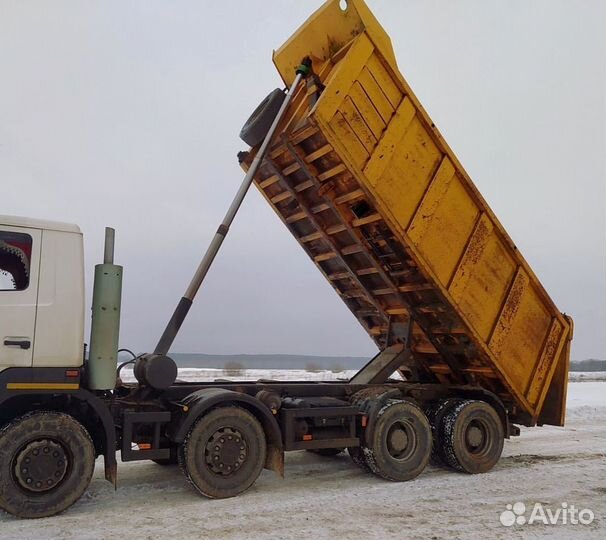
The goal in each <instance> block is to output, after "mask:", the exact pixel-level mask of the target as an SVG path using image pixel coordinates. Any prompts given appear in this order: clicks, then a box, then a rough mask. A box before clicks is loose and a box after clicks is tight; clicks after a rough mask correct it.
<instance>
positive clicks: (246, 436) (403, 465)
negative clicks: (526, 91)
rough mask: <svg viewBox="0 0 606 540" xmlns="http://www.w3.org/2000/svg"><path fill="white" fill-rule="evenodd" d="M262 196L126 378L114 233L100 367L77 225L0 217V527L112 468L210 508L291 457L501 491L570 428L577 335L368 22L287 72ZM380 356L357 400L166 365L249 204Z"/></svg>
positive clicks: (308, 40)
mask: <svg viewBox="0 0 606 540" xmlns="http://www.w3.org/2000/svg"><path fill="white" fill-rule="evenodd" d="M273 61H274V64H275V66H276V68H277V70H278V72H279V74H280V76H281V77H282V79H283V81H284V84H285V86H286V88H287V89H288V90H286V91H285V90H282V89H277V90H275V91H273V92H272V93H271V94H270V95H269V96H268V97H267V98H266V99H265V100H264V101H263V102H262V103H261V105H260V106H259V107H258V108H257V110H255V111H254V113H253V114H252V116H251V117H250V119H249V120H248V122H247V123H246V124H245V126H244V127H243V129H242V132H241V138H242V139H243V140H244V141H245V142H246V143H247V144H248V146H249V147H248V148H247V149H246V150H244V151H243V152H241V153H240V155H239V160H240V164H241V166H242V167H243V168H244V169H245V170H246V174H245V177H244V180H243V181H242V184H241V185H240V188H239V189H238V191H237V194H236V197H235V199H234V201H233V203H232V205H231V206H230V207H229V209H228V211H227V213H226V215H225V218H224V220H223V221H222V223H221V224H220V226H219V228H218V229H217V232H216V234H215V236H214V237H213V240H212V241H211V243H210V246H209V248H208V250H207V252H206V253H205V255H204V257H203V258H202V260H201V262H200V265H199V267H198V268H197V270H196V272H195V274H194V277H193V278H192V280H191V282H190V283H189V285H188V286H187V288H186V291H185V293H184V295H183V297H182V298H181V299H180V301H179V302H178V303H177V306H176V308H175V310H174V312H173V313H172V316H171V317H170V318H169V321H168V323H167V325H166V328H165V330H164V332H163V334H162V336H160V338H159V340H158V342H157V345H156V347H155V349H154V350H153V352H150V353H143V354H137V355H135V354H133V359H132V360H130V361H129V362H128V363H132V364H133V365H134V367H133V373H134V376H135V378H136V382H133V383H129V382H124V381H123V380H122V378H121V369H122V368H123V367H124V365H125V364H124V363H123V364H120V365H119V366H118V364H117V363H118V352H119V329H120V303H121V288H122V274H123V268H122V267H121V266H120V265H118V264H116V263H115V261H114V255H113V253H114V242H115V235H114V231H113V229H110V228H107V229H106V238H105V251H104V259H103V263H101V264H98V265H96V267H95V278H94V286H93V300H92V321H91V333H90V339H89V343H88V354H86V349H87V347H86V345H85V342H84V306H85V292H84V291H85V289H84V264H83V238H82V234H81V231H80V229H79V228H78V227H77V226H76V225H72V224H66V223H58V222H50V221H43V220H36V219H30V218H17V217H9V216H0V331H1V333H2V336H1V338H2V344H1V346H0V508H2V509H4V510H5V511H7V512H9V513H11V514H14V515H16V516H19V517H24V518H37V517H43V516H51V515H54V514H57V513H59V512H62V511H64V510H66V509H67V508H68V507H69V506H70V505H71V504H73V503H74V502H76V501H77V500H78V499H79V498H80V496H81V495H82V494H83V493H84V492H85V490H86V489H87V486H88V484H89V482H90V479H91V476H92V473H93V469H94V465H95V460H96V458H97V457H99V456H103V458H104V466H105V477H106V479H107V480H109V481H110V482H112V483H113V484H114V485H115V486H117V478H118V476H117V459H116V453H117V452H118V451H119V452H120V457H121V460H122V461H134V460H151V461H153V462H156V463H158V464H159V465H169V464H176V463H178V464H179V466H180V468H181V469H182V471H183V473H184V474H185V476H186V478H187V479H188V481H189V482H190V483H191V484H192V486H193V487H194V488H195V490H197V491H198V492H199V493H201V494H202V495H205V496H207V497H211V498H223V497H232V496H235V495H238V494H240V493H242V492H244V491H245V490H246V489H248V488H249V487H250V486H251V485H252V484H253V483H254V482H255V480H256V479H257V477H258V476H259V474H260V472H261V470H262V469H263V468H267V469H270V470H272V471H275V472H276V473H278V474H280V475H283V474H284V453H285V452H287V451H296V450H308V451H313V452H316V453H318V454H320V455H331V454H336V453H340V452H342V451H347V452H348V454H349V455H350V456H351V459H352V461H353V463H355V464H356V465H358V466H360V467H362V468H363V469H364V470H366V471H368V472H369V473H370V474H375V475H377V476H379V477H381V478H384V479H386V480H390V481H397V482H403V481H408V480H412V479H414V478H416V477H417V476H419V475H420V474H421V473H422V472H423V470H424V469H425V467H426V466H427V464H428V463H429V462H430V460H431V461H432V462H433V463H434V464H437V465H441V466H445V467H448V468H451V469H453V470H455V471H459V472H464V473H469V474H476V473H484V472H487V471H489V470H490V469H491V468H492V467H493V466H494V465H495V464H496V463H497V462H498V460H499V457H500V455H501V452H502V449H503V445H504V441H505V439H507V438H509V437H511V436H516V435H519V433H520V429H519V426H520V425H523V426H536V425H542V424H551V425H558V426H559V425H563V423H564V416H565V403H566V385H567V371H568V358H569V351H570V341H571V339H572V319H571V318H570V317H568V316H567V315H564V314H562V313H561V312H560V311H559V310H558V309H557V308H556V306H555V305H554V303H553V302H552V300H551V299H550V297H549V296H548V294H547V293H546V291H545V290H544V289H543V287H542V286H541V284H540V283H539V281H538V279H537V277H536V276H535V274H534V273H533V272H532V270H531V269H530V267H529V266H528V264H527V263H526V261H525V260H524V258H523V257H522V255H521V254H520V253H519V251H518V249H517V248H516V246H515V244H514V243H513V241H512V240H511V239H510V238H509V236H508V235H507V233H506V232H505V230H504V229H503V227H502V225H501V224H500V223H499V221H498V220H497V218H496V217H495V215H494V214H493V212H492V211H491V210H490V208H489V207H488V205H487V204H486V201H484V199H483V198H482V196H481V195H480V193H479V192H478V190H477V189H476V187H475V186H474V184H473V183H472V181H471V179H470V178H469V176H468V175H467V173H466V172H465V170H464V169H463V167H462V165H461V164H460V163H459V161H458V160H457V158H456V157H455V156H454V154H453V152H452V151H451V149H450V148H449V147H448V145H447V144H446V142H445V141H444V139H443V138H442V136H441V135H440V133H439V131H438V129H437V128H436V126H435V125H434V123H433V122H432V121H431V119H430V118H429V116H428V115H427V113H426V112H425V110H424V109H423V107H422V106H421V104H420V103H419V101H418V99H417V98H416V96H415V95H414V94H413V92H412V90H411V89H410V87H409V86H408V84H407V83H406V81H405V79H404V78H403V76H402V74H401V73H400V71H399V69H398V66H397V64H396V59H395V55H394V52H393V49H392V47H391V42H390V40H389V37H388V36H387V34H386V33H385V31H384V30H383V29H382V27H381V26H380V25H379V23H378V22H377V20H376V19H375V17H374V16H373V15H372V13H371V12H370V11H369V9H368V7H367V6H366V4H365V3H364V2H363V1H362V0H349V1H348V2H339V1H338V0H329V1H327V2H326V3H325V4H324V5H323V6H322V7H320V9H318V10H317V11H316V12H315V13H314V14H313V15H312V16H311V17H310V18H309V19H308V20H307V21H306V22H305V23H304V24H303V25H302V26H301V27H300V28H299V29H298V30H297V31H296V32H295V33H294V34H293V36H292V37H291V38H290V39H289V40H288V41H287V42H286V43H284V45H282V47H280V48H279V49H277V50H276V51H275V53H274V56H273ZM253 183H254V184H255V185H256V187H257V188H258V189H259V190H260V192H261V193H262V194H263V196H264V197H265V199H266V200H267V202H268V204H269V205H270V206H271V207H272V208H273V210H274V211H275V212H276V214H277V215H278V216H279V218H280V219H281V220H282V222H283V223H284V225H285V226H286V227H287V228H288V230H289V231H290V232H291V233H292V235H293V236H294V237H295V238H296V240H297V241H298V242H299V243H300V245H301V246H302V248H303V249H304V250H305V252H306V253H307V254H308V256H309V257H310V259H311V260H312V261H313V263H314V264H315V265H316V266H317V268H318V270H319V271H320V272H321V273H322V274H323V275H324V276H325V278H326V279H327V280H328V281H329V282H330V284H331V285H332V286H333V288H334V289H335V291H336V292H337V294H338V295H339V296H340V297H341V298H342V299H343V301H344V302H345V304H346V305H347V307H348V308H349V309H350V310H351V311H352V313H353V314H354V316H355V317H356V318H357V319H358V321H359V322H360V324H361V325H362V327H363V328H364V330H365V331H366V332H368V334H369V335H370V336H371V338H372V339H373V340H374V341H375V343H376V344H377V347H378V350H379V352H378V354H377V355H376V356H375V357H374V358H373V359H371V360H370V361H369V362H368V363H367V364H366V365H365V366H363V367H362V368H361V369H360V370H359V372H358V373H357V374H356V375H354V376H353V377H352V378H351V379H350V380H349V381H331V382H309V381H307V382H298V381H274V380H259V381H256V382H243V381H237V380H236V381H225V380H219V381H215V382H184V381H180V380H178V379H177V375H178V370H177V366H176V364H175V362H174V361H173V360H172V359H171V358H170V356H169V352H170V348H171V346H172V343H173V341H174V339H175V336H176V335H177V333H178V331H179V328H180V327H181V324H182V323H183V320H184V319H185V317H186V315H187V313H188V311H189V309H190V308H191V306H192V303H193V301H194V298H195V296H196V293H197V291H198V289H199V288H200V286H201V284H202V282H203V280H204V277H205V276H206V274H207V272H208V271H209V269H210V267H211V265H212V262H213V260H214V258H215V256H216V255H217V253H218V251H219V249H220V247H221V244H222V242H223V240H224V239H225V237H226V235H227V233H228V231H229V227H230V225H231V223H232V221H233V219H234V217H235V216H236V214H237V212H238V209H239V207H240V205H241V204H242V201H243V200H244V197H245V195H246V193H247V191H248V189H249V187H250V186H251V185H252V184H253Z"/></svg>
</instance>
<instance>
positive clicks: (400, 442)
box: [386, 421, 416, 461]
mask: <svg viewBox="0 0 606 540" xmlns="http://www.w3.org/2000/svg"><path fill="white" fill-rule="evenodd" d="M386 443H387V451H388V452H389V455H390V456H391V457H392V458H394V459H397V460H400V461H402V460H406V459H408V458H409V457H410V456H411V455H412V454H413V453H414V450H415V447H416V439H415V434H414V431H413V430H412V429H411V427H410V425H409V424H408V423H407V422H406V421H398V422H395V423H394V424H393V425H392V426H391V427H390V428H389V431H388V432H387V439H386Z"/></svg>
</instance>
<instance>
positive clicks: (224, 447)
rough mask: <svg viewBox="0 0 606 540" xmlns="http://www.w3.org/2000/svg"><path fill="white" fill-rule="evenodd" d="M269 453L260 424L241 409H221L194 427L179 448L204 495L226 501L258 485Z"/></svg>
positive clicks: (183, 465)
mask: <svg viewBox="0 0 606 540" xmlns="http://www.w3.org/2000/svg"><path fill="white" fill-rule="evenodd" d="M265 453H266V442H265V433H264V432H263V428H262V427H261V424H260V423H259V421H258V420H257V419H256V418H255V417H254V416H253V415H252V414H251V413H249V412H248V411H246V410H244V409H241V408H240V407H221V408H218V409H214V410H212V411H211V412H209V413H208V414H206V415H204V416H202V417H201V418H200V419H199V420H198V421H197V422H196V423H195V424H194V426H193V427H192V429H191V430H190V431H189V433H188V435H187V437H186V439H185V441H184V443H183V444H182V445H181V447H180V449H179V464H180V465H181V469H182V470H183V472H184V473H185V476H186V477H187V479H188V480H189V481H190V482H191V484H193V486H194V487H195V488H196V489H197V490H198V491H199V492H200V493H202V495H205V496H207V497H210V498H212V499H223V498H226V497H234V496H236V495H239V494H240V493H242V492H243V491H246V490H247V489H248V488H249V487H250V486H252V485H253V484H254V482H255V480H256V479H257V477H258V476H259V474H260V473H261V470H262V469H263V465H264V464H265Z"/></svg>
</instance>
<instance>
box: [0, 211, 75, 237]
mask: <svg viewBox="0 0 606 540" xmlns="http://www.w3.org/2000/svg"><path fill="white" fill-rule="evenodd" d="M2 225H8V226H10V227H28V228H30V229H43V230H47V231H61V232H70V233H77V234H81V231H80V227H78V225H74V224H72V223H63V222H61V221H49V220H46V219H33V218H27V217H20V216H3V215H0V226H2Z"/></svg>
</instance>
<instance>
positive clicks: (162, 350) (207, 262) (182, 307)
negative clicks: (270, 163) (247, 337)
mask: <svg viewBox="0 0 606 540" xmlns="http://www.w3.org/2000/svg"><path fill="white" fill-rule="evenodd" d="M307 62H308V60H304V61H303V63H302V64H301V66H300V67H299V68H298V69H297V75H296V77H295V80H294V81H293V83H292V85H291V87H290V89H289V91H288V94H287V95H286V98H285V99H284V101H283V102H282V106H281V107H280V109H279V111H278V114H276V117H275V118H274V121H273V123H272V124H271V126H270V128H269V131H268V132H267V135H266V136H265V139H264V140H263V142H262V143H261V146H260V147H259V150H258V151H257V154H256V156H255V158H254V160H253V162H252V163H251V165H250V168H249V169H248V171H247V173H246V176H245V177H244V180H242V184H241V185H240V188H239V189H238V192H237V193H236V196H235V198H234V200H233V202H232V203H231V205H230V207H229V209H228V210H227V213H226V214H225V217H224V218H223V221H222V222H221V225H219V228H218V229H217V232H216V233H215V236H214V237H213V239H212V240H211V242H210V245H209V246H208V249H207V250H206V253H205V254H204V257H203V258H202V260H201V261H200V264H199V266H198V269H197V270H196V273H195V274H194V277H193V278H192V280H191V283H190V284H189V286H188V287H187V289H186V291H185V294H184V295H183V297H182V298H181V300H179V303H178V304H177V307H176V308H175V311H174V312H173V315H172V317H171V318H170V321H168V324H167V325H166V328H165V329H164V333H163V334H162V337H161V338H160V341H158V344H157V345H156V348H155V350H154V353H155V354H167V353H168V351H169V349H170V347H171V345H172V344H173V341H174V340H175V337H176V336H177V332H178V331H179V328H181V325H182V324H183V321H184V320H185V317H186V315H187V313H188V311H189V308H190V307H191V305H192V302H193V300H194V298H195V296H196V293H197V292H198V289H199V288H200V285H201V284H202V282H203V281H204V278H205V277H206V274H207V273H208V270H209V269H210V267H211V265H212V263H213V261H214V260H215V257H216V255H217V253H218V251H219V248H220V247H221V244H222V243H223V240H224V239H225V237H226V236H227V233H228V232H229V227H230V226H231V224H232V222H233V220H234V218H235V217H236V214H237V213H238V210H239V208H240V206H241V204H242V201H243V200H244V197H245V196H246V193H247V191H248V188H249V187H250V185H251V184H252V182H253V179H254V177H255V174H256V173H257V170H258V168H259V166H260V165H261V163H262V162H263V158H264V157H265V154H266V153H267V150H268V149H269V145H270V143H271V140H272V138H273V135H274V133H275V131H276V128H277V127H278V124H279V123H280V120H282V117H283V116H284V113H285V112H286V109H287V108H288V106H289V104H290V102H291V100H292V98H293V95H294V93H295V90H296V89H297V86H298V85H299V83H300V82H301V80H302V79H303V78H304V77H305V76H306V75H307V74H308V73H309V68H310V63H307Z"/></svg>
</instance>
